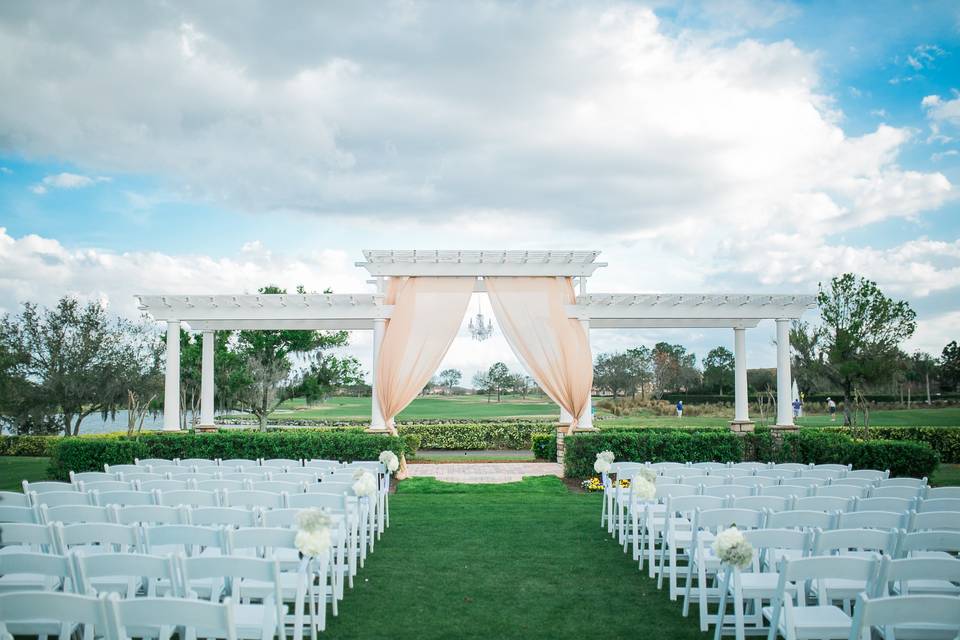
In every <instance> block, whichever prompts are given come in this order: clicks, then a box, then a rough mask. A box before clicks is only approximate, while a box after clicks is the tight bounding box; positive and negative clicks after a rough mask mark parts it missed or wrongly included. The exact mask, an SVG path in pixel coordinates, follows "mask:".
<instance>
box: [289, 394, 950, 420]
mask: <svg viewBox="0 0 960 640" xmlns="http://www.w3.org/2000/svg"><path fill="white" fill-rule="evenodd" d="M595 401H596V400H595ZM559 413H560V409H559V408H558V407H557V405H555V404H554V403H553V402H552V401H551V400H549V399H546V398H540V397H528V398H526V399H522V398H520V397H518V396H504V397H503V399H502V401H501V402H497V401H496V399H494V400H493V401H492V402H488V401H487V397H486V396H424V397H419V398H416V399H415V400H414V401H413V402H411V403H410V405H409V406H408V407H407V408H406V409H404V410H403V411H402V412H401V413H400V415H399V416H398V419H399V420H402V421H403V420H441V419H444V418H450V419H458V420H462V419H471V420H483V419H484V418H503V417H527V418H530V417H542V418H544V419H550V420H552V419H554V418H556V417H558V416H559ZM598 415H601V416H602V415H609V414H606V413H605V412H603V411H601V412H599V413H598ZM271 417H273V418H276V419H280V420H282V419H284V418H289V419H316V418H321V419H328V420H340V419H348V418H349V419H356V420H366V419H368V418H369V417H370V398H353V397H334V398H330V399H329V400H328V401H327V402H325V403H323V404H321V405H312V406H305V405H304V403H303V400H293V401H289V402H285V403H284V404H283V405H281V407H280V408H279V409H278V410H277V411H275V412H274V413H273V415H272V416H271ZM732 418H733V409H731V410H730V415H728V416H727V415H721V416H697V417H692V416H687V417H684V418H681V419H677V418H676V417H674V416H654V415H652V414H650V415H639V416H629V417H622V418H612V417H611V418H608V419H607V420H605V421H604V424H625V425H644V426H654V425H677V426H683V425H687V426H700V425H716V424H724V423H725V422H727V421H728V420H730V419H732ZM753 419H754V420H758V421H759V415H753ZM840 420H842V417H841V416H838V417H837V422H834V423H831V422H830V417H829V416H827V415H808V416H804V417H803V418H800V419H799V420H798V421H797V422H798V424H800V425H802V426H827V425H830V424H840ZM870 423H871V424H874V425H877V426H928V427H952V426H960V407H950V408H941V409H896V410H878V411H874V412H872V413H871V414H870Z"/></svg>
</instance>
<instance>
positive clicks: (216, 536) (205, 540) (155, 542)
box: [143, 524, 226, 558]
mask: <svg viewBox="0 0 960 640" xmlns="http://www.w3.org/2000/svg"><path fill="white" fill-rule="evenodd" d="M224 535H225V534H224V531H223V527H219V526H217V527H206V526H202V525H196V524H158V525H151V526H146V527H143V540H144V550H145V551H146V553H149V554H151V555H166V554H170V553H179V554H181V555H184V556H187V557H191V558H192V557H199V556H204V557H220V556H224V555H226V552H225V548H226V540H225V539H224Z"/></svg>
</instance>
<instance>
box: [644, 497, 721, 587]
mask: <svg viewBox="0 0 960 640" xmlns="http://www.w3.org/2000/svg"><path fill="white" fill-rule="evenodd" d="M725 504H726V498H717V497H714V496H678V497H676V498H674V497H669V498H667V501H666V512H665V527H664V531H663V540H662V542H661V545H660V573H659V576H658V577H657V588H658V589H660V588H662V586H663V576H664V573H667V574H668V585H669V592H670V599H671V600H676V599H677V596H678V595H679V592H680V591H679V589H678V588H677V575H678V572H679V567H678V565H677V561H678V559H685V560H688V561H689V550H690V545H691V543H692V542H693V531H691V529H690V525H691V523H690V519H691V518H692V517H693V513H694V511H696V510H697V509H702V510H707V509H721V508H723V507H724V505H725Z"/></svg>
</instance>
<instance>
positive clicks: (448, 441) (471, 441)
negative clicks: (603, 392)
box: [397, 421, 555, 449]
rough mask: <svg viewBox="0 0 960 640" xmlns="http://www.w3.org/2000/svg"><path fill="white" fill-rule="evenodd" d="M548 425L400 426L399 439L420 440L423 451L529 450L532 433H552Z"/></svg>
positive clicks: (478, 423)
mask: <svg viewBox="0 0 960 640" xmlns="http://www.w3.org/2000/svg"><path fill="white" fill-rule="evenodd" d="M554 429H555V426H554V425H553V424H551V423H547V422H529V421H512V422H507V421H501V422H475V423H472V424H457V423H449V424H408V425H400V426H398V427H397V431H398V432H399V433H400V435H401V436H407V435H416V436H419V437H420V447H421V448H423V449H529V448H530V446H531V438H532V436H533V434H535V433H553V432H554Z"/></svg>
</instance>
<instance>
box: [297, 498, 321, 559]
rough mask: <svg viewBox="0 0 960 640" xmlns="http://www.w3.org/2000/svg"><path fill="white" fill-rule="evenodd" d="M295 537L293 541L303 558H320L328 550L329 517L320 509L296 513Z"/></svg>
mask: <svg viewBox="0 0 960 640" xmlns="http://www.w3.org/2000/svg"><path fill="white" fill-rule="evenodd" d="M296 524H297V535H296V537H295V538H294V540H293V543H294V544H295V545H296V547H297V550H298V551H299V552H300V553H301V554H303V555H304V556H311V557H315V556H320V555H323V554H325V553H326V552H327V550H328V549H329V548H330V516H328V515H327V514H326V513H324V512H323V511H321V510H320V509H314V508H310V509H304V510H303V511H300V512H299V513H297V518H296Z"/></svg>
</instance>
